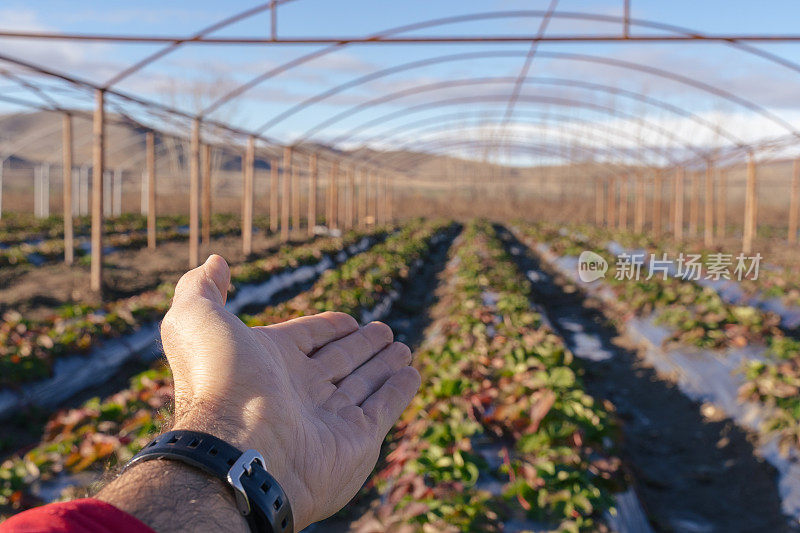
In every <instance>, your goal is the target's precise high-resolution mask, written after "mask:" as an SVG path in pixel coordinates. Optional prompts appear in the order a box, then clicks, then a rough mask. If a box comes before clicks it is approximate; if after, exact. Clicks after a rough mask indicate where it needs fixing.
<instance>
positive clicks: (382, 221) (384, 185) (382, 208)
mask: <svg viewBox="0 0 800 533" xmlns="http://www.w3.org/2000/svg"><path fill="white" fill-rule="evenodd" d="M378 179H379V180H380V184H381V188H380V191H381V196H380V204H379V208H378V224H379V225H381V226H385V225H386V196H387V189H388V187H389V185H388V178H387V177H386V175H385V174H381V175H380V176H379V178H378Z"/></svg>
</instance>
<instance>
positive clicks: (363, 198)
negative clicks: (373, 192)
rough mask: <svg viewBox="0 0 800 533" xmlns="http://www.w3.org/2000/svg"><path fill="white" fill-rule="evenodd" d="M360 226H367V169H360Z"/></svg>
mask: <svg viewBox="0 0 800 533" xmlns="http://www.w3.org/2000/svg"><path fill="white" fill-rule="evenodd" d="M358 227H360V228H365V227H367V170H366V169H365V168H361V169H359V171H358Z"/></svg>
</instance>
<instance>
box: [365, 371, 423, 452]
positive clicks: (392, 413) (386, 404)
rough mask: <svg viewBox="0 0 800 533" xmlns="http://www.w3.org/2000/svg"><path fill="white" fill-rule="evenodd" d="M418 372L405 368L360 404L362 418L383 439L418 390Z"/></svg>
mask: <svg viewBox="0 0 800 533" xmlns="http://www.w3.org/2000/svg"><path fill="white" fill-rule="evenodd" d="M420 381H421V380H420V377H419V372H417V369H416V368H414V367H410V366H406V367H403V368H401V369H400V370H398V371H397V372H395V373H394V374H392V377H390V378H389V379H387V380H386V383H384V384H383V385H382V386H381V388H380V389H378V390H377V391H376V392H375V393H373V394H372V395H371V396H370V397H369V398H367V399H366V400H365V401H364V403H362V404H361V409H362V410H363V411H364V416H366V417H367V420H368V421H369V422H370V423H371V424H372V425H373V426H374V427H376V428H377V429H378V433H379V434H378V437H380V438H381V439H383V437H385V436H386V434H387V433H389V430H390V429H392V426H393V425H394V423H395V422H396V421H397V419H398V418H399V417H400V415H401V414H403V411H404V410H405V408H406V407H408V404H409V403H411V399H412V398H413V397H414V395H415V394H416V393H417V390H419V385H420Z"/></svg>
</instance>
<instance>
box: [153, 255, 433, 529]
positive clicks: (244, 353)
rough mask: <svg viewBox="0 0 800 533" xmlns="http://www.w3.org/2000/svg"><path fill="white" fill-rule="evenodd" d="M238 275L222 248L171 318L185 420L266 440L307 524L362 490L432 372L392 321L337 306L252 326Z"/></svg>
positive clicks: (260, 442)
mask: <svg viewBox="0 0 800 533" xmlns="http://www.w3.org/2000/svg"><path fill="white" fill-rule="evenodd" d="M229 284H230V270H229V269H228V265H227V264H226V263H225V261H224V260H223V259H222V258H221V257H219V256H216V255H212V256H211V257H209V258H208V260H207V261H206V263H205V264H203V265H202V266H200V267H198V268H196V269H194V270H192V271H190V272H188V273H187V274H185V275H184V276H183V277H182V278H181V280H180V281H179V282H178V285H177V287H176V289H175V297H174V299H173V302H172V307H171V308H170V310H169V312H168V313H167V315H166V316H165V317H164V321H163V322H162V326H161V336H162V342H163V345H164V353H165V354H166V356H167V359H168V361H169V364H170V367H171V368H172V372H173V376H174V381H175V425H174V429H187V430H195V431H203V432H206V433H211V434H213V435H216V436H218V437H220V438H222V439H224V440H226V441H228V442H230V443H231V444H233V445H235V446H237V447H238V448H239V449H241V450H245V449H249V448H254V449H256V450H257V451H259V452H260V453H261V454H262V455H263V456H264V459H265V461H266V465H265V467H266V469H267V471H268V472H269V473H270V474H272V476H273V477H275V479H277V481H278V482H279V483H280V484H281V486H282V487H283V489H284V491H285V492H286V494H287V496H288V498H289V503H290V504H291V506H292V511H293V514H294V521H295V525H296V529H297V530H300V529H302V528H303V527H305V526H307V525H308V524H310V523H312V522H316V521H318V520H322V519H323V518H326V517H328V516H330V515H331V514H333V513H335V512H336V511H338V510H339V509H340V508H342V507H343V506H344V505H345V504H346V503H347V502H348V501H349V500H350V499H351V498H352V497H353V496H354V495H355V493H356V492H357V491H358V489H359V488H360V487H361V486H362V484H363V483H364V481H365V480H366V478H367V476H368V475H369V473H370V472H371V470H372V468H373V467H374V465H375V463H376V461H377V459H378V454H379V451H380V445H381V442H382V441H383V438H384V437H385V436H386V433H387V432H388V431H389V429H390V428H391V426H392V425H393V424H394V422H395V420H396V419H397V418H398V417H399V416H400V414H401V413H402V411H403V410H404V409H405V408H406V406H407V405H408V403H409V402H410V401H411V398H412V397H413V396H414V394H415V393H416V391H417V389H418V388H419V384H420V377H419V374H418V373H417V371H416V370H415V369H413V368H412V367H410V366H409V364H410V362H411V352H410V350H409V349H408V347H406V346H405V345H404V344H401V343H399V342H394V343H393V342H392V339H393V334H392V331H391V329H390V328H389V327H388V326H386V325H385V324H382V323H379V322H373V323H371V324H367V325H366V326H364V327H362V328H359V327H358V324H357V323H356V321H355V319H353V318H352V317H351V316H349V315H346V314H344V313H331V312H327V313H322V314H319V315H315V316H309V317H303V318H299V319H296V320H291V321H288V322H284V323H282V324H276V325H273V326H266V327H255V328H250V327H247V326H246V325H245V324H244V323H242V322H241V321H240V320H239V319H238V318H237V317H236V316H235V315H233V314H232V313H230V312H229V311H227V310H226V309H225V307H224V305H225V298H226V295H227V289H228V285H229Z"/></svg>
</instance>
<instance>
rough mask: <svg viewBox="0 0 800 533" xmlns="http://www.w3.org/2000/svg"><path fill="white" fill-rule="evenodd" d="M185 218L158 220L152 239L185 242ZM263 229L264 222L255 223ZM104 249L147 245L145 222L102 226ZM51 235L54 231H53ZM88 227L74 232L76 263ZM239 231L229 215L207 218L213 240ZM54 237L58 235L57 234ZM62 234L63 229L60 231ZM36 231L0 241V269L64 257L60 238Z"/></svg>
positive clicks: (83, 254)
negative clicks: (43, 235)
mask: <svg viewBox="0 0 800 533" xmlns="http://www.w3.org/2000/svg"><path fill="white" fill-rule="evenodd" d="M185 218H186V217H182V216H181V217H179V216H170V217H161V218H159V219H158V221H157V224H156V230H157V233H156V239H157V240H158V241H159V242H167V241H175V240H184V239H188V235H189V227H188V225H187V221H186V220H185ZM254 225H255V227H259V225H261V226H263V227H265V228H266V220H265V219H261V220H256V221H255V223H254ZM105 229H106V236H105V240H104V245H105V246H106V248H107V250H108V251H113V250H122V249H135V248H142V247H144V246H146V245H147V232H146V220H145V219H144V218H143V217H136V216H132V215H131V216H128V215H126V216H124V217H121V218H118V219H113V220H110V221H106V222H105ZM53 231H54V232H55V230H53ZM88 231H89V228H88V227H81V226H80V225H79V226H78V227H77V228H76V233H75V236H76V245H75V255H76V257H77V258H78V261H79V262H80V261H82V260H83V261H88V254H89V252H90V246H89V241H88ZM238 231H240V222H239V220H238V219H237V218H236V217H234V216H232V215H225V214H218V215H213V216H212V218H211V232H212V235H213V236H215V237H219V236H224V235H230V234H234V233H236V232H238ZM57 233H58V232H57ZM61 233H63V228H62V229H61ZM41 235H42V234H41V233H39V232H37V231H35V230H34V231H26V230H19V231H16V232H13V233H10V234H8V235H5V236H4V237H2V238H1V239H0V267H6V266H14V265H25V264H31V265H37V266H38V265H42V264H44V263H47V262H52V261H58V260H61V259H63V257H64V240H63V235H61V234H59V235H57V236H53V237H51V236H49V235H47V236H45V237H42V236H41Z"/></svg>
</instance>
